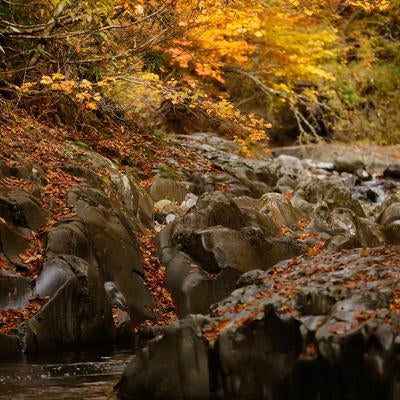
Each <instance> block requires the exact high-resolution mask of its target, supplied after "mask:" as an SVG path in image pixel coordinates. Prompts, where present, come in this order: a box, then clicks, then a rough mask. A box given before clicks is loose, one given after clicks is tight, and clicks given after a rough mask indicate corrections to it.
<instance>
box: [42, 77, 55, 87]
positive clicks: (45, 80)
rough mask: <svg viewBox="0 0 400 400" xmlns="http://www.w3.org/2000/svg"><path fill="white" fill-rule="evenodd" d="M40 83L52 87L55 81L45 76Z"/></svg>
mask: <svg viewBox="0 0 400 400" xmlns="http://www.w3.org/2000/svg"><path fill="white" fill-rule="evenodd" d="M40 83H41V84H43V85H51V84H52V83H53V79H51V77H50V76H48V75H43V76H42V79H41V80H40Z"/></svg>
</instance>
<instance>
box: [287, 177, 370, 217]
mask: <svg viewBox="0 0 400 400" xmlns="http://www.w3.org/2000/svg"><path fill="white" fill-rule="evenodd" d="M322 201H324V202H325V203H326V204H327V205H328V207H329V209H331V210H332V209H334V208H348V209H350V210H352V211H353V212H354V213H355V214H356V215H357V216H358V217H365V213H364V210H363V208H362V207H361V204H360V202H359V201H358V200H357V199H355V198H353V196H352V193H351V190H350V189H349V188H348V187H347V186H345V185H344V184H343V183H340V182H338V181H336V180H335V179H326V180H319V179H318V180H313V181H311V182H309V183H306V184H304V185H303V186H302V187H301V188H299V190H298V191H297V192H296V194H295V196H294V197H293V200H292V203H293V204H294V206H295V207H296V206H297V207H301V209H302V210H307V211H309V210H310V208H311V209H312V207H310V206H309V205H310V204H318V203H320V202H322ZM307 203H308V204H307Z"/></svg>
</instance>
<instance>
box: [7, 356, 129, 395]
mask: <svg viewBox="0 0 400 400" xmlns="http://www.w3.org/2000/svg"><path fill="white" fill-rule="evenodd" d="M132 354H133V349H115V348H114V349H103V348H97V349H95V350H94V349H90V350H74V351H68V352H63V353H55V354H48V355H44V356H40V357H37V358H32V357H30V358H27V357H20V358H18V359H10V360H2V361H1V362H0V399H2V400H5V399H10V400H11V399H13V400H14V399H24V400H28V399H40V400H55V399H80V400H82V399H85V400H86V399H99V400H100V399H115V396H114V393H113V386H114V385H115V384H116V383H117V382H118V379H119V377H120V375H121V372H122V371H123V369H124V367H125V366H126V364H127V363H128V362H129V361H130V359H131V358H132Z"/></svg>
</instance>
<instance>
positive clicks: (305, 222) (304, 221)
mask: <svg viewBox="0 0 400 400" xmlns="http://www.w3.org/2000/svg"><path fill="white" fill-rule="evenodd" d="M309 223H310V220H308V219H301V220H299V221H297V223H296V226H297V227H298V228H305V227H306V226H307V225H308V224H309Z"/></svg>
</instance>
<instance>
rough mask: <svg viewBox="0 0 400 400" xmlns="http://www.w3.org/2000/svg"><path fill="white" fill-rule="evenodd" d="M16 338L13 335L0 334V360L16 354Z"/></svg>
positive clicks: (17, 348) (17, 350)
mask: <svg viewBox="0 0 400 400" xmlns="http://www.w3.org/2000/svg"><path fill="white" fill-rule="evenodd" d="M18 352H19V345H18V338H17V337H16V336H13V335H6V334H4V333H0V358H2V357H7V356H13V355H16V354H18Z"/></svg>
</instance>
